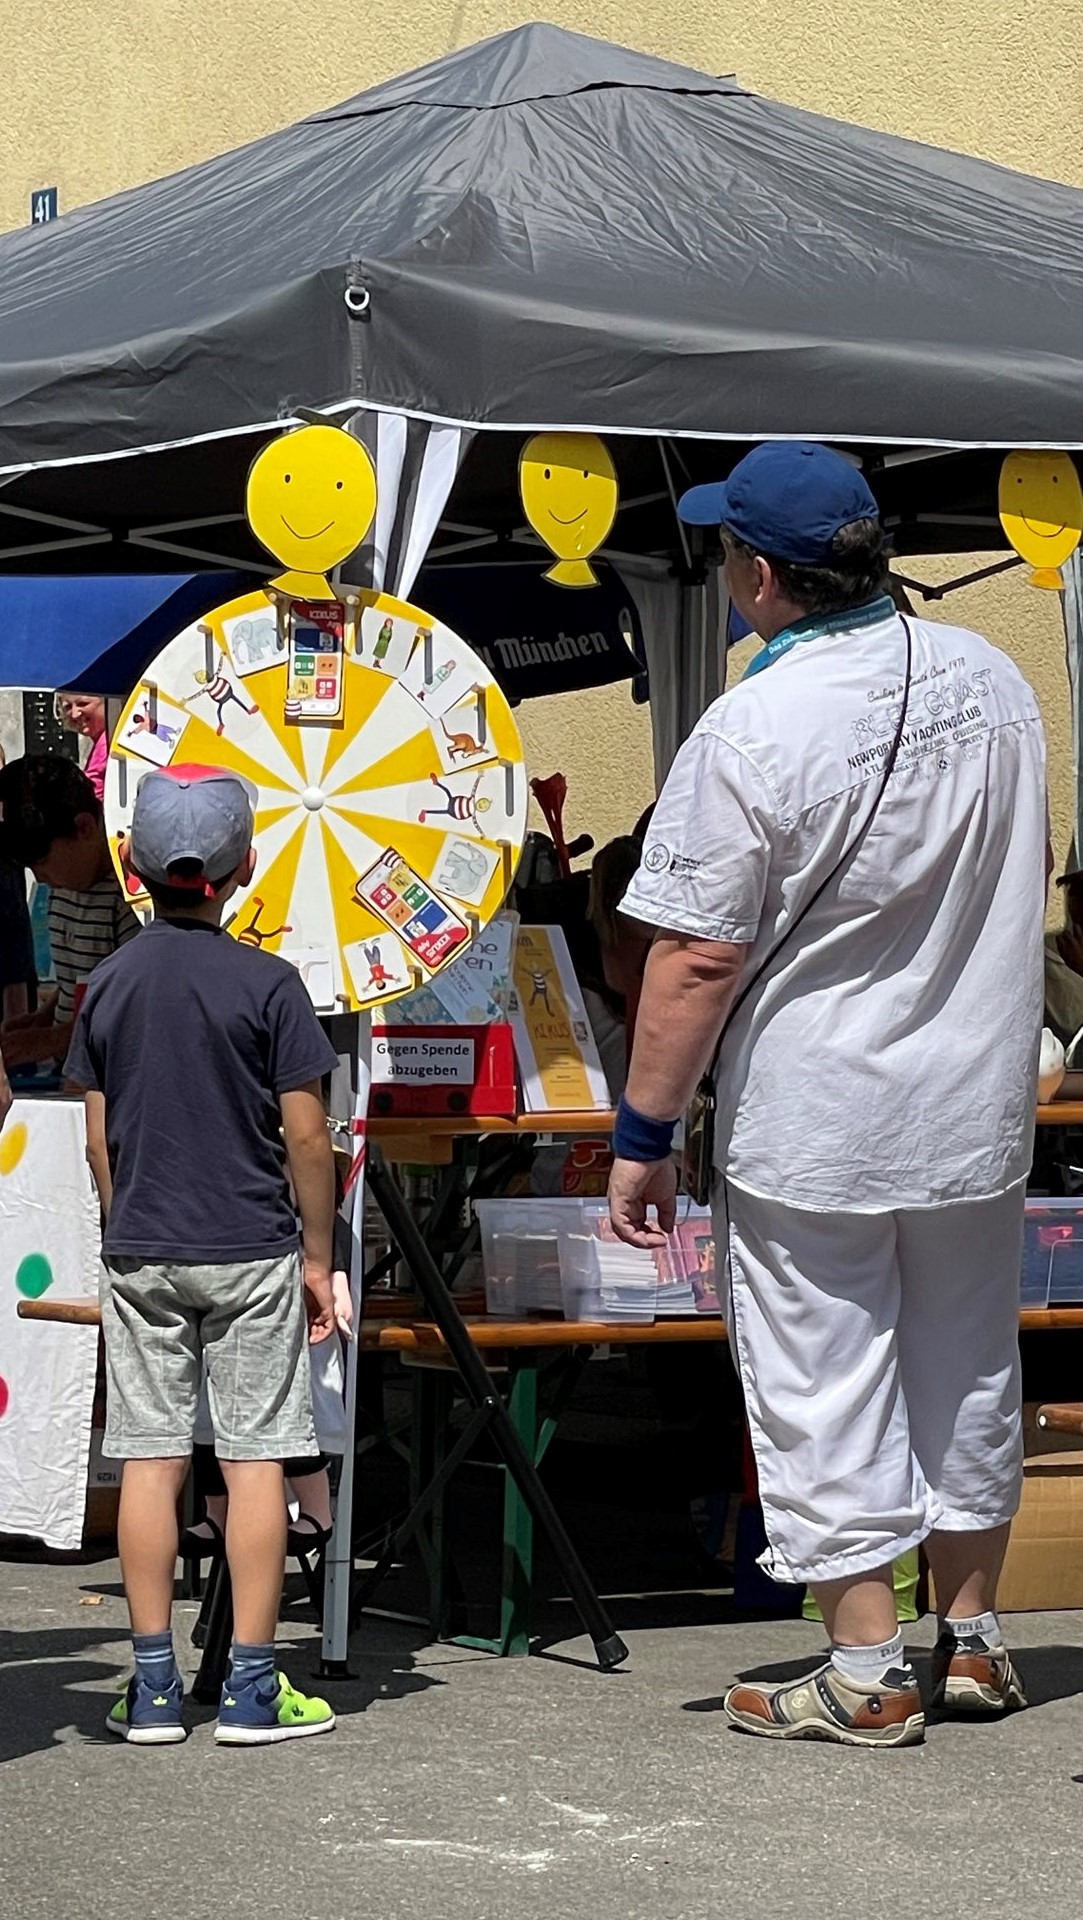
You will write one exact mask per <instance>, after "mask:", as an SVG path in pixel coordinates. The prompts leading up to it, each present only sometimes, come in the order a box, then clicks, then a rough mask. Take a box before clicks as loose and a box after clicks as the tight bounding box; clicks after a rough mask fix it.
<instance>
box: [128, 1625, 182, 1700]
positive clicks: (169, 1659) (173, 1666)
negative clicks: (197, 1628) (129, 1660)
mask: <svg viewBox="0 0 1083 1920" xmlns="http://www.w3.org/2000/svg"><path fill="white" fill-rule="evenodd" d="M132 1652H133V1653H134V1655H135V1670H136V1673H137V1674H138V1676H139V1678H140V1680H142V1681H143V1683H144V1685H145V1686H148V1687H153V1689H154V1691H155V1692H156V1693H158V1692H160V1691H161V1690H162V1688H164V1687H168V1686H169V1685H170V1683H171V1681H173V1680H175V1679H176V1678H177V1660H176V1655H175V1654H174V1652H173V1635H172V1634H171V1633H170V1632H169V1631H168V1629H167V1630H166V1632H165V1633H133V1635H132Z"/></svg>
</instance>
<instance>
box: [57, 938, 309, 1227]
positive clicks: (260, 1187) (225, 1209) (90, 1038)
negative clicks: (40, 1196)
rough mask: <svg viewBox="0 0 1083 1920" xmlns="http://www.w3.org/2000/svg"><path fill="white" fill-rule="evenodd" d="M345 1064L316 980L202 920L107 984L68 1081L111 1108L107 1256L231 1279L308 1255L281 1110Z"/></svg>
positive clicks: (128, 950) (83, 1016) (123, 967)
mask: <svg viewBox="0 0 1083 1920" xmlns="http://www.w3.org/2000/svg"><path fill="white" fill-rule="evenodd" d="M336 1061H337V1056H336V1054H335V1052H334V1049H333V1048H332V1046H331V1043H330V1041H329V1040H328V1039H327V1037H326V1035H325V1034H324V1032H323V1029H322V1027H321V1026H320V1024H319V1021H318V1020H317V1018H316V1015H315V1013H314V1011H313V1007H312V1002H311V1001H310V999H309V997H308V994H307V993H306V991H305V988H304V985H303V983H302V980H301V976H300V974H299V973H297V971H296V970H295V968H293V967H291V966H290V964H289V962H288V961H286V960H281V959H279V958H278V957H277V956H276V955H274V954H271V953H259V952H256V951H255V950H254V949H253V948H251V947H244V946H240V945H239V944H238V942H237V941H236V940H234V939H232V937H231V936H230V935H229V934H228V933H222V932H221V931H220V930H219V929H218V928H217V927H209V926H206V925H203V924H201V923H200V922H199V921H196V920H155V921H154V922H153V924H152V925H151V926H149V927H148V928H147V929H146V931H145V932H144V933H142V934H140V937H139V939H138V940H132V941H130V942H129V944H128V945H127V946H125V947H122V948H121V949H120V950H119V952H117V953H114V954H111V955H110V957H109V958H108V959H107V960H103V961H102V962H101V963H100V965H99V966H97V967H96V968H95V969H94V973H93V975H92V977H91V980H90V982H89V984H88V986H87V990H86V999H85V1000H84V1002H83V1006H82V1009H81V1012H80V1015H79V1019H78V1022H77V1024H76V1028H75V1033H74V1035H73V1038H72V1043H71V1050H70V1052H69V1054H68V1058H67V1064H66V1067H65V1077H66V1079H67V1080H69V1081H70V1082H71V1083H72V1084H73V1085H75V1086H78V1087H89V1088H92V1089H93V1090H94V1091H96V1092H98V1093H102V1094H104V1096H105V1132H106V1142H107V1146H108V1151H109V1165H110V1168H111V1170H112V1175H113V1204H112V1207H111V1208H110V1212H109V1221H108V1225H107V1227H106V1230H105V1239H104V1242H103V1251H104V1252H105V1253H106V1254H107V1255H110V1256H113V1255H123V1256H124V1257H126V1258H132V1259H140V1260H190V1261H192V1262H199V1263H202V1264H211V1265H221V1264H224V1263H227V1262H229V1261H233V1260H266V1259H272V1258H274V1257H276V1256H281V1255H282V1254H284V1253H288V1252H289V1251H290V1250H291V1249H292V1248H294V1247H296V1245H297V1224H296V1220H295V1218H294V1212H293V1207H292V1205H291V1203H290V1196H289V1188H288V1185H287V1179H286V1152H285V1147H284V1144H283V1142H282V1139H281V1136H280V1127H281V1117H280V1114H279V1107H278V1096H279V1095H280V1094H283V1093H291V1092H294V1091H296V1089H297V1088H298V1087H304V1086H307V1085H308V1084H309V1082H310V1081H313V1080H319V1079H321V1078H322V1076H323V1075H324V1074H325V1073H330V1071H331V1069H332V1068H333V1067H334V1066H335V1065H336Z"/></svg>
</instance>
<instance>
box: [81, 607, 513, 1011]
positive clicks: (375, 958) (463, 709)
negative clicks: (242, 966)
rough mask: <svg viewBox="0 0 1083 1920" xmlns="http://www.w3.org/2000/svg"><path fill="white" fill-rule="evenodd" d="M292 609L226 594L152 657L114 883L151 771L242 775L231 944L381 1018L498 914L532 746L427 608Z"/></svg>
mask: <svg viewBox="0 0 1083 1920" xmlns="http://www.w3.org/2000/svg"><path fill="white" fill-rule="evenodd" d="M278 605H279V603H278V602H277V601H276V599H275V598H274V596H273V595H272V594H269V593H264V592H262V591H260V592H256V593H252V594H248V595H246V596H245V597H244V598H243V599H240V600H234V601H231V602H230V603H229V604H228V605H227V606H223V607H219V608H218V609H217V610H216V611H215V612H214V613H212V614H209V615H208V616H207V618H206V620H203V621H201V622H199V623H197V624H196V625H194V626H191V627H188V628H186V629H185V631H184V632H183V633H181V634H178V636H177V638H176V639H175V640H171V641H170V642H169V644H168V646H166V647H165V648H163V650H162V652H161V653H160V654H159V655H158V657H157V659H156V660H155V661H154V663H153V665H152V666H151V667H150V669H149V670H148V672H147V673H146V674H145V675H144V677H143V679H142V680H141V681H140V683H139V685H138V686H137V687H136V688H135V690H134V692H133V693H132V694H131V696H130V698H129V700H128V702H127V704H126V706H125V708H124V712H123V714H122V716H121V719H120V722H119V725H118V726H117V728H116V731H115V733H114V737H113V746H112V752H111V754H110V758H109V766H108V771H107V775H106V790H105V810H106V824H107V827H108V830H109V837H110V843H111V845H112V847H113V849H114V858H115V859H116V860H117V866H118V871H120V870H121V869H120V863H119V855H118V853H117V849H118V845H119V842H120V841H121V840H122V839H123V838H124V836H125V835H126V834H127V832H128V830H129V828H130V826H131V817H132V808H133V805H134V802H135V794H136V789H137V787H138V784H139V780H140V777H141V775H142V774H143V773H144V772H145V771H146V769H147V767H148V766H157V767H162V766H170V765H172V766H175V767H179V766H183V765H192V766H214V767H230V768H232V769H233V770H234V771H236V772H237V773H241V774H244V775H245V776H246V777H247V779H248V780H249V781H251V782H252V784H253V785H254V786H255V787H256V788H257V790H258V795H259V802H258V810H257V814H256V833H255V846H256V852H257V865H256V871H255V875H254V877H253V880H252V883H251V885H250V886H249V887H248V888H247V889H246V891H245V892H243V893H241V894H238V895H237V896H236V897H235V898H234V899H233V900H231V901H230V903H229V907H228V908H227V916H228V917H227V921H226V925H227V926H228V928H229V931H230V933H232V934H233V935H234V937H235V938H236V939H238V940H241V941H244V942H245V943H246V944H248V945H250V946H254V947H264V948H267V949H268V950H269V951H271V952H277V953H280V954H281V955H282V956H283V958H285V959H288V960H291V961H292V962H293V963H294V964H295V965H296V966H297V967H298V968H299V969H300V970H301V972H302V974H303V976H304V977H305V980H306V984H307V985H308V988H309V992H310V994H311V996H312V999H313V1002H314V1003H315V1005H316V1006H317V1007H318V1008H320V1009H321V1010H325V1011H331V1010H333V1009H334V1008H335V1007H336V1006H348V1007H350V1008H353V1009H354V1010H358V1009H361V1008H365V1007H374V1006H377V1005H379V1004H380V1003H381V1002H383V1001H387V1000H393V999H395V998H397V996H398V995H399V994H403V993H408V992H410V990H411V989H412V988H414V987H416V986H419V985H421V984H423V983H424V982H425V981H426V980H427V979H428V978H429V977H430V975H432V974H433V973H436V972H438V971H439V969H440V968H441V967H443V966H445V965H447V963H448V962H449V961H450V960H453V959H454V958H455V956H456V954H457V953H460V952H461V951H462V950H463V948H464V947H465V946H466V945H467V944H468V942H469V941H470V940H471V939H473V937H474V935H475V934H476V933H477V932H478V931H479V930H480V928H481V927H482V926H484V924H485V923H486V921H488V920H490V919H491V918H492V916H493V915H494V914H495V913H496V912H497V911H498V909H499V907H500V905H501V903H502V901H503V899H504V895H505V893H506V892H507V889H508V887H509V886H510V884H511V880H512V877H513V875H514V872H515V867H516V864H517V862H518V858H519V854H520V852H521V850H522V843H523V836H524V833H525V830H526V804H527V789H526V776H525V772H524V768H523V755H522V746H521V743H520V740H519V734H518V730H517V728H516V726H515V722H514V720H513V718H512V715H511V710H510V708H509V707H508V704H507V701H506V700H505V698H504V696H503V694H502V693H501V691H500V688H499V687H498V686H497V685H496V682H495V681H494V679H493V677H492V674H491V673H490V672H489V670H488V668H487V667H486V666H485V665H484V664H483V662H482V661H481V660H480V659H478V657H477V655H476V654H474V653H472V652H471V650H470V648H469V647H468V646H467V645H466V644H465V642H464V641H462V640H460V639H459V638H458V636H457V635H456V634H454V633H452V632H451V631H450V629H449V628H447V627H445V626H443V625H442V624H441V623H440V622H439V621H437V620H434V619H431V618H430V617H429V616H428V615H427V614H425V613H424V612H422V611H421V610H420V609H419V608H417V607H412V606H409V605H407V604H406V603H405V602H404V601H401V600H395V599H392V598H390V597H389V596H388V595H386V594H375V593H361V594H357V595H351V596H350V600H349V603H348V605H347V606H346V607H345V608H343V607H341V606H339V605H338V603H335V602H330V603H327V602H324V603H312V604H308V603H304V602H295V603H294V604H293V608H292V619H291V621H290V622H284V621H280V619H279V617H278V611H277V608H278ZM287 631H288V632H289V642H288V645H287V641H286V633H287ZM126 884H127V886H128V889H129V894H130V896H131V897H132V905H133V906H134V907H135V909H136V911H137V912H140V913H143V914H144V915H145V916H146V915H149V911H150V905H149V902H148V901H147V899H146V896H145V895H143V894H141V893H137V894H135V895H131V888H132V885H133V883H132V882H126Z"/></svg>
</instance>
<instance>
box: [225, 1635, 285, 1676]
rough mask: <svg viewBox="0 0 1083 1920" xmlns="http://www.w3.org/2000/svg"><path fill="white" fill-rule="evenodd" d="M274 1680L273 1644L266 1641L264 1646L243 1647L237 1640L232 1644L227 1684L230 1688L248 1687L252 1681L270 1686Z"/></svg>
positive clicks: (270, 1641)
mask: <svg viewBox="0 0 1083 1920" xmlns="http://www.w3.org/2000/svg"><path fill="white" fill-rule="evenodd" d="M274 1678H275V1643H274V1641H273V1640H268V1641H267V1643H266V1645H265V1646H257V1647H245V1646H242V1645H241V1642H240V1641H239V1640H235V1641H234V1642H233V1648H232V1651H231V1653H230V1656H229V1684H230V1686H231V1687H234V1686H237V1687H250V1686H251V1684H252V1682H253V1680H262V1681H264V1682H265V1684H267V1685H270V1684H271V1683H272V1682H273V1680H274Z"/></svg>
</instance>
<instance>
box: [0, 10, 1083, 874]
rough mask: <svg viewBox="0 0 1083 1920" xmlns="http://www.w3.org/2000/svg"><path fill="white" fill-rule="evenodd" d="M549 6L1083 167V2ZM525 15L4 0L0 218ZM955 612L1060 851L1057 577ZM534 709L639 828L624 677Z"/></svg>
mask: <svg viewBox="0 0 1083 1920" xmlns="http://www.w3.org/2000/svg"><path fill="white" fill-rule="evenodd" d="M546 12H547V17H548V18H550V19H553V20H556V21H558V22H559V23H561V24H562V25H565V26H570V27H577V28H580V29H582V30H584V31H590V32H592V33H595V34H598V35H601V36H605V37H609V38H612V39H615V40H624V41H626V42H627V43H628V44H630V45H636V46H640V47H642V48H644V49H646V50H648V51H651V52H656V53H661V54H665V55H667V56H668V57H670V58H671V59H675V60H682V61H685V62H687V63H688V64H689V65H692V66H697V67H701V68H704V69H706V70H708V71H714V72H718V73H721V72H733V71H736V72H737V73H738V74H739V75H740V77H741V78H742V80H744V81H745V82H746V83H747V84H748V85H750V86H752V87H754V88H757V89H759V90H760V91H762V92H765V93H769V94H774V95H776V96H778V97H779V98H782V99H786V100H790V101H793V102H794V103H795V104H797V105H800V106H803V107H808V108H811V109H814V110H816V111H818V112H822V113H826V114H832V115H835V116H838V117H841V118H849V119H854V120H860V121H864V122H865V123H866V124H868V125H871V126H876V127H881V128H884V129H886V130H889V131H891V132H895V133H903V134H908V135H911V136H913V137H914V138H917V139H923V140H930V141H934V142H938V143H941V144H943V145H948V146H956V147H960V148H964V149H966V150H967V151H969V152H972V153H976V154H980V155H982V156H983V157H985V158H988V159H992V160H997V161H1000V162H1002V163H1004V164H1006V165H1009V166H1015V167H1021V168H1024V169H1026V170H1028V171H1031V172H1035V173H1044V174H1047V175H1050V176H1053V177H1056V178H1058V179H1062V180H1066V181H1070V182H1073V183H1075V184H1083V0H1028V3H1027V5H1026V6H1025V7H1020V8H1016V9H1013V8H1008V7H1004V6H1003V5H1002V4H1000V0H924V4H922V5H921V6H920V7H915V5H914V4H913V0H876V3H875V4H874V3H873V0H773V3H772V4H765V3H764V0H760V4H759V5H749V4H748V0H667V3H666V4H665V5H662V4H661V0H548V5H547V9H546ZM529 17H531V10H530V9H529V8H524V7H522V6H518V5H515V4H514V3H512V4H507V3H506V0H407V4H405V5H404V4H403V3H402V0H366V4H365V5H364V6H359V5H358V4H357V0H213V4H210V5H204V6H200V5H194V4H191V0H50V4H49V6H48V7H44V8H43V7H41V6H31V5H30V4H29V0H0V41H2V44H3V46H4V49H5V55H6V58H5V62H4V110H3V114H2V115H0V226H17V225H20V224H22V223H24V222H25V221H26V219H27V214H28V202H29V195H30V192H31V190H32V189H33V188H34V187H37V186H45V185H52V184H56V185H58V186H59V188H60V194H61V206H62V208H65V207H66V208H70V207H73V206H75V205H78V204H80V203H82V202H84V201H87V200H91V199H97V198H99V197H100V196H102V195H104V194H109V193H113V192H116V191H118V190H119V189H121V188H124V187H128V186H133V185H135V184H137V183H138V182H139V181H141V180H145V179H147V178H149V177H151V176H153V175H155V174H161V173H166V172H169V171H171V170H172V169H174V168H177V167H182V166H185V165H187V164H189V163H190V162H192V161H195V160H199V159H202V158H205V157H206V156H208V155H210V154H212V153H216V152H219V151H221V150H222V149H223V148H225V147H229V146H236V145H240V144H241V143H242V142H244V141H246V140H249V139H254V138H256V137H258V136H259V135H260V134H263V133H266V132H269V131H270V130H271V129H273V128H275V127H278V126H282V125H285V124H286V123H287V122H289V121H291V120H295V119H298V118H299V117H300V116H302V115H303V114H305V113H306V112H309V111H311V110H312V109H314V108H316V107H319V106H322V105H326V104H328V103H329V102H332V101H336V100H340V99H343V98H345V97H346V96H348V95H349V94H351V93H356V92H359V91H361V89H362V88H363V87H365V86H367V85H369V84H371V83H372V82H373V81H376V80H379V79H381V78H383V77H385V76H386V75H388V74H391V73H394V72H397V71H401V70H402V69H404V68H406V67H409V66H413V65H416V64H418V63H419V62H421V61H424V60H428V59H432V58H434V57H436V56H437V55H439V54H441V53H445V52H447V51H448V50H449V49H451V48H453V47H456V46H463V45H466V44H468V43H469V42H470V41H473V40H477V39H481V38H483V37H484V36H485V35H486V34H489V33H495V32H499V31H500V30H502V29H503V28H505V27H509V26H513V25H515V24H517V23H518V22H520V21H522V20H524V19H526V18H529ZM208 217H210V215H208ZM1020 244H1021V245H1023V246H1025V245H1026V234H1025V233H1021V234H1020ZM914 570H915V571H918V572H920V571H921V569H920V568H918V567H917V566H915V568H914ZM959 570H961V569H959ZM949 571H950V569H949ZM922 577H925V578H930V579H931V578H934V577H938V576H937V575H936V574H934V571H933V570H932V569H930V570H929V571H928V572H927V573H925V574H923V576H922ZM945 611H946V614H947V617H949V618H951V619H954V620H957V621H960V622H965V623H970V624H974V625H978V626H983V627H984V629H985V630H986V631H987V632H989V633H990V634H991V635H992V637H993V638H995V639H996V640H998V641H999V642H1000V643H1001V644H1003V645H1005V646H1007V647H1008V648H1009V649H1010V650H1011V651H1012V652H1013V653H1014V654H1015V655H1016V657H1017V658H1018V659H1019V661H1020V662H1021V664H1022V666H1023V668H1024V670H1025V671H1026V672H1027V674H1028V675H1029V677H1030V679H1031V680H1032V682H1033V684H1034V685H1035V687H1036V688H1037V690H1038V693H1039V695H1040V697H1041V699H1042V703H1043V707H1044V710H1045V713H1046V719H1047V724H1048V730H1049V739H1050V748H1051V754H1052V759H1053V767H1054V780H1053V815H1054V827H1055V835H1056V839H1057V843H1058V850H1063V849H1064V847H1065V846H1066V844H1067V840H1068V836H1069V832H1070V824H1069V823H1070V807H1071V800H1070V768H1069V745H1068V710H1067V693H1066V686H1065V678H1064V666H1063V651H1064V649H1063V640H1062V636H1061V632H1060V628H1059V620H1058V609H1057V607H1056V605H1055V604H1054V601H1053V596H1051V595H1048V594H1046V595H1042V594H1039V593H1037V592H1034V591H1032V590H1029V589H1028V588H1027V587H1026V586H1025V584H1024V581H1023V579H1022V576H1021V575H1016V576H1012V577H1011V579H1010V580H1009V581H1008V582H1007V583H1001V584H999V585H995V586H986V587H981V588H975V589H972V590H968V591H967V592H966V593H964V594H960V595H958V596H954V597H953V599H952V600H951V601H950V602H949V603H947V607H946V610H945ZM522 718H523V731H524V734H525V735H526V738H527V745H528V751H529V754H530V759H531V763H532V766H533V767H534V769H535V770H536V771H538V772H549V771H551V770H552V768H553V767H554V766H556V765H560V766H562V767H563V768H564V770H565V771H566V772H567V773H568V775H569V778H570V781H571V799H570V806H569V824H570V825H571V827H572V828H573V829H575V830H578V829H579V828H581V827H584V826H589V827H590V828H591V829H592V830H593V831H594V832H595V834H596V835H597V837H598V838H599V839H601V838H603V837H605V836H606V835H608V834H609V833H612V832H618V831H621V830H623V829H625V828H626V827H627V825H628V824H629V822H630V821H631V820H632V819H633V818H634V817H635V815H636V813H637V812H638V811H639V809H640V807H641V805H642V803H643V797H644V794H645V793H646V792H647V791H648V790H649V787H650V744H649V728H648V723H647V717H646V715H645V713H644V712H643V711H641V710H636V709H633V708H632V706H631V702H630V699H629V696H628V694H627V691H626V690H624V689H618V690H615V691H610V692H607V693H604V694H596V695H585V696H576V697H575V698H574V699H568V698H566V699H565V700H563V701H556V702H549V703H536V704H535V705H534V706H533V707H531V708H529V709H526V710H525V711H524V712H523V715H522Z"/></svg>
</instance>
